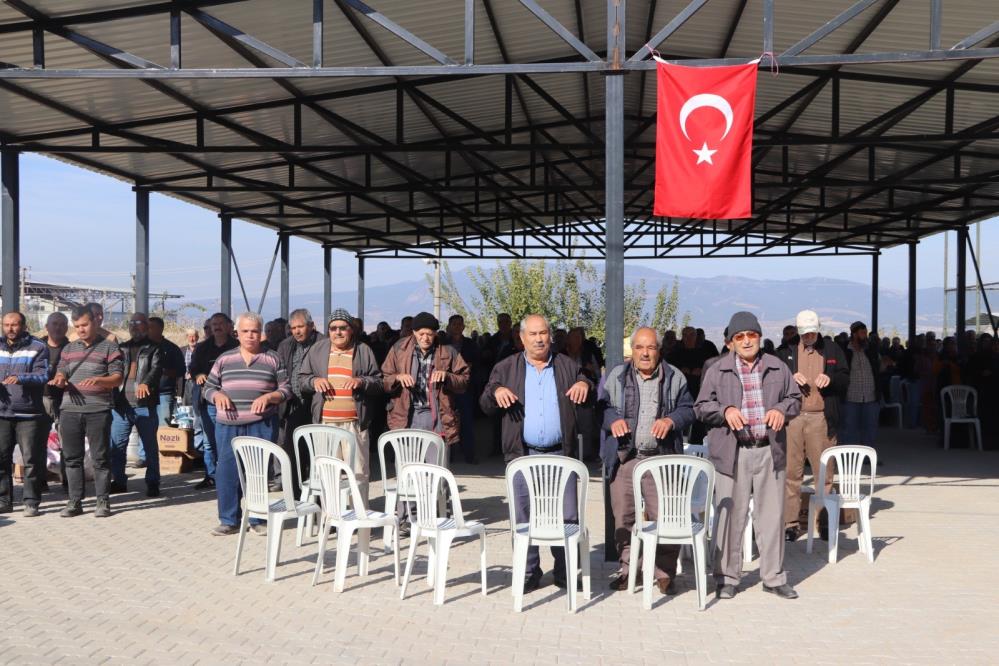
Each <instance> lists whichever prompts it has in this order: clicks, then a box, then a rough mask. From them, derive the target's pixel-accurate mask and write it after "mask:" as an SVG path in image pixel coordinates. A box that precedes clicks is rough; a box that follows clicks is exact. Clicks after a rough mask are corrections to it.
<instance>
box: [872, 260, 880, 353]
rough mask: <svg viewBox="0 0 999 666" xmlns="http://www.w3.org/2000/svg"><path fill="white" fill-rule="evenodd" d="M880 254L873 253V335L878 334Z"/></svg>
mask: <svg viewBox="0 0 999 666" xmlns="http://www.w3.org/2000/svg"><path fill="white" fill-rule="evenodd" d="M880 256H881V254H880V253H879V252H875V253H874V254H872V255H871V328H870V331H871V335H878V259H879V258H880ZM879 337H880V336H879Z"/></svg>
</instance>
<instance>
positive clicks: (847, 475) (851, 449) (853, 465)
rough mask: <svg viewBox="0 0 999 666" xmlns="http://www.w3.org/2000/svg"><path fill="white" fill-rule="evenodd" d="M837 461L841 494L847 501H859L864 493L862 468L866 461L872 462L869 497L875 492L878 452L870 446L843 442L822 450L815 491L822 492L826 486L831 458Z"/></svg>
mask: <svg viewBox="0 0 999 666" xmlns="http://www.w3.org/2000/svg"><path fill="white" fill-rule="evenodd" d="M830 458H832V459H834V460H835V461H836V473H837V475H838V478H839V484H838V485H839V495H840V496H841V497H842V498H843V499H845V500H847V501H857V500H859V499H860V496H861V495H862V494H863V493H862V492H861V491H862V487H861V486H862V485H863V481H864V480H863V475H862V469H863V467H864V461H865V460H867V461H869V462H870V469H871V473H870V487H869V489H868V497H870V496H872V495H873V494H874V475H875V470H876V469H877V466H878V452H877V451H875V450H874V449H872V448H871V447H869V446H861V445H859V444H843V445H840V446H833V447H830V448H828V449H826V450H825V451H823V452H822V455H821V456H819V482H818V484H816V486H815V492H816V493H821V492H822V489H823V488H825V487H826V473H827V468H828V463H829V459H830Z"/></svg>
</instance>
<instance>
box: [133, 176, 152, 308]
mask: <svg viewBox="0 0 999 666" xmlns="http://www.w3.org/2000/svg"><path fill="white" fill-rule="evenodd" d="M135 311H136V312H143V313H145V314H149V192H148V191H146V190H141V189H140V190H136V191H135Z"/></svg>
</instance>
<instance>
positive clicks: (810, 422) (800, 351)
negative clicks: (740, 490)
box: [777, 310, 850, 541]
mask: <svg viewBox="0 0 999 666" xmlns="http://www.w3.org/2000/svg"><path fill="white" fill-rule="evenodd" d="M819 328H820V324H819V315H818V314H816V313H815V312H814V311H812V310H802V311H801V312H799V313H798V316H797V318H796V319H795V329H794V330H795V332H796V335H794V336H792V337H790V338H789V339H788V340H786V341H785V343H784V344H782V345H781V346H780V347H778V348H777V356H778V357H780V360H782V361H784V362H785V363H786V364H787V367H788V368H790V369H791V372H792V373H794V375H793V376H794V381H795V383H796V384H797V385H798V387H799V388H800V389H801V413H800V414H798V416H797V417H795V419H794V420H793V421H791V423H790V424H788V426H787V481H786V483H787V485H786V486H785V493H784V536H785V538H786V539H787V540H788V541H795V540H796V539H797V538H798V537H799V536H800V535H801V526H800V525H798V514H799V511H800V509H801V480H802V478H803V477H804V475H805V458H806V457H807V458H808V462H809V464H810V465H811V466H812V475H813V476H814V477H815V480H816V482H817V481H818V478H819V458H820V457H821V456H822V452H823V451H825V450H826V449H828V448H829V447H831V446H836V429H837V427H838V426H839V422H840V419H839V402H840V400H842V399H843V398H844V397H845V396H846V389H847V386H849V385H850V369H849V368H848V367H847V365H846V357H845V356H843V350H842V349H840V348H839V345H837V344H836V343H833V342H830V343H829V344H826V342H825V340H823V339H822V335H821V334H820V332H819ZM832 467H833V466H832V465H831V464H830V466H829V469H828V470H827V472H826V488H825V492H826V493H827V494H828V493H830V492H832V482H833V473H834V470H833V468H832Z"/></svg>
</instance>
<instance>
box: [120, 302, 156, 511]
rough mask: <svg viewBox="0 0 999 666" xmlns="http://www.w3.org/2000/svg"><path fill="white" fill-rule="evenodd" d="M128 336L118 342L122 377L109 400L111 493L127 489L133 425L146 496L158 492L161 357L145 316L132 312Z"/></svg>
mask: <svg viewBox="0 0 999 666" xmlns="http://www.w3.org/2000/svg"><path fill="white" fill-rule="evenodd" d="M128 332H129V333H130V334H131V336H132V337H131V339H130V340H128V341H127V342H124V343H122V344H121V345H120V349H121V353H122V367H123V369H124V373H125V374H124V377H123V379H122V383H121V384H120V385H118V386H117V387H115V389H114V391H113V393H112V400H111V405H112V407H111V476H112V479H111V493H112V494H114V493H124V492H128V477H126V476H125V462H126V454H127V450H128V437H129V435H131V434H132V427H133V426H134V427H135V428H136V429H137V430H138V431H139V439H140V440H141V442H142V448H143V450H145V452H146V496H147V497H159V495H160V458H159V446H158V444H157V441H156V428H157V427H159V416H158V415H157V413H156V408H157V407H158V406H159V395H158V392H159V386H160V377H161V375H162V374H163V357H162V355H161V353H160V348H159V346H158V345H156V344H154V343H153V342H152V341H151V340H150V339H149V319H148V318H147V317H146V315H145V314H144V313H142V312H136V313H135V314H134V315H132V318H131V319H130V320H129V322H128Z"/></svg>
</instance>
